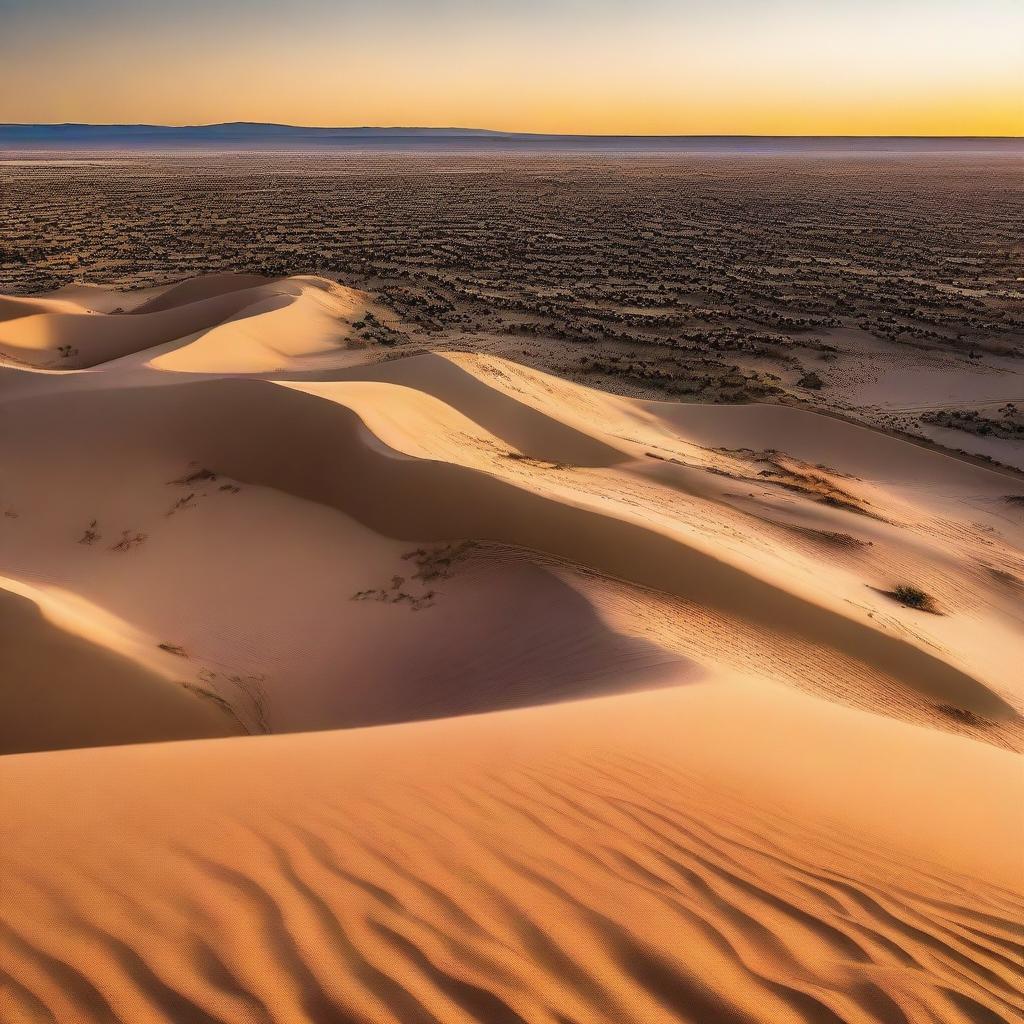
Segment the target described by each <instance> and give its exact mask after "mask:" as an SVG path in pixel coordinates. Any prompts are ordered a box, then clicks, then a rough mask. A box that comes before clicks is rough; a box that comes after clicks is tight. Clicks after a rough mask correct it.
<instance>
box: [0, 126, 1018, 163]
mask: <svg viewBox="0 0 1024 1024" xmlns="http://www.w3.org/2000/svg"><path fill="white" fill-rule="evenodd" d="M0 149H4V150H37V151H38V150H68V149H84V150H126V149H128V150H143V151H146V150H182V149H184V150H197V149H203V150H222V151H223V150H231V151H250V152H251V151H281V150H290V151H297V152H302V151H325V150H327V151H329V150H339V149H341V150H345V149H348V150H367V149H372V150H380V151H430V152H437V151H439V150H440V151H445V150H453V151H460V152H480V151H483V152H498V151H523V152H560V153H564V152H583V153H623V152H626V153H717V154H743V153H750V154H771V155H785V154H793V155H802V154H809V155H814V154H825V155H828V154H836V155H840V154H842V155H850V154H857V153H865V154H871V153H890V154H892V153H908V154H913V153H926V154H940V153H949V154H955V153H972V154H991V153H1021V154H1024V139H1021V138H1011V137H1002V138H982V137H976V138H968V137H938V136H936V137H912V136H878V137H870V136H760V135H542V134H529V133H522V132H497V131H488V130H487V129H480V128H401V127H399V128H372V127H365V128H303V127H298V126H295V125H283V124H258V123H251V122H245V121H237V122H231V123H228V124H208V125H185V126H180V127H178V126H168V125H148V124H123V125H99V124H0Z"/></svg>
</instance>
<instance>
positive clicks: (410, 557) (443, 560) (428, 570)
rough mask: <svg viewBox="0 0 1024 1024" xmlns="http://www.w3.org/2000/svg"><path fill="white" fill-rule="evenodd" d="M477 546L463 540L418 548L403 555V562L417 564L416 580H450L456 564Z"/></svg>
mask: <svg viewBox="0 0 1024 1024" xmlns="http://www.w3.org/2000/svg"><path fill="white" fill-rule="evenodd" d="M476 546H477V545H476V542H475V541H472V540H463V541H459V542H458V543H456V544H442V545H441V546H440V547H436V548H417V549H416V550H415V551H407V552H406V553H405V554H404V555H402V560H403V561H406V562H408V561H412V562H414V563H415V565H416V571H415V572H414V573H413V574H412V578H413V579H414V580H421V581H422V582H424V583H429V582H431V581H432V580H437V579H448V577H450V576H451V575H452V569H453V568H454V566H455V565H456V563H458V562H460V561H462V560H463V559H464V558H466V557H468V555H469V553H470V552H471V551H472V550H473V549H474V548H476Z"/></svg>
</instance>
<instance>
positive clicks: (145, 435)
mask: <svg viewBox="0 0 1024 1024" xmlns="http://www.w3.org/2000/svg"><path fill="white" fill-rule="evenodd" d="M399 399H400V396H399ZM31 405H32V408H31V409H25V408H23V407H22V406H20V405H19V404H17V403H16V404H11V405H9V406H8V407H7V410H6V415H4V419H3V424H4V427H5V435H6V436H7V437H8V438H9V439H10V442H11V443H13V444H14V445H17V444H18V442H17V440H16V438H17V436H18V434H19V432H22V431H27V432H32V434H33V437H34V440H33V441H29V440H28V438H27V436H26V438H25V440H24V442H23V443H24V445H26V446H31V445H39V446H41V447H43V448H45V449H46V450H48V451H49V452H50V453H51V454H50V458H51V459H58V460H67V462H69V463H74V465H75V466H76V467H77V470H78V471H79V472H81V471H82V469H83V467H84V466H86V465H88V462H89V460H90V459H95V460H96V461H97V462H98V463H99V462H102V461H103V460H104V459H105V457H106V456H105V454H104V453H106V452H109V451H112V450H114V449H117V450H118V452H119V454H120V457H122V458H124V457H126V456H127V455H128V453H133V460H134V461H136V462H137V464H139V465H142V464H144V463H145V462H146V461H147V460H151V459H154V458H157V457H159V458H160V459H161V460H162V461H168V460H171V461H173V462H176V463H177V464H179V465H182V466H188V465H193V464H194V465H200V466H204V467H207V466H209V467H215V468H216V470H217V471H218V472H220V473H223V474H225V475H226V476H228V477H230V478H232V479H236V480H239V481H242V482H245V483H249V484H257V485H261V486H265V487H271V488H273V489H275V490H277V491H283V492H285V493H286V494H289V495H292V496H294V497H297V498H301V499H304V500H306V501H312V502H317V503H319V504H325V505H329V506H331V507H334V508H337V509H339V510H340V511H342V512H344V513H345V514H346V515H348V516H351V517H352V518H354V519H355V520H357V521H358V522H360V523H362V524H364V525H365V526H367V527H369V528H370V529H371V530H373V531H374V532H376V533H379V534H383V535H385V536H388V537H393V538H398V539H402V540H407V541H410V542H412V541H418V540H425V541H432V542H438V541H458V540H462V539H465V538H471V539H474V540H485V541H493V542H497V543H500V544H506V545H512V546H515V547H517V548H523V549H530V550H533V551H537V552H542V553H544V554H547V555H550V556H554V557H555V558H558V559H561V560H564V561H566V562H569V563H573V564H576V565H579V566H585V567H588V568H590V569H593V570H597V571H599V572H602V573H607V574H609V575H611V576H615V577H618V578H620V579H624V580H627V581H629V582H632V583H635V584H639V585H641V586H644V587H650V588H651V589H653V590H658V591H662V592H665V593H668V594H675V595H678V596H680V597H683V598H686V599H688V600H690V601H692V602H695V603H697V604H700V605H704V606H707V607H710V608H721V609H727V610H728V611H729V612H731V613H732V614H735V615H737V616H739V617H740V618H742V619H745V620H748V621H750V622H752V623H755V624H757V625H760V626H763V627H766V628H768V629H770V630H774V631H777V632H779V633H781V634H784V635H787V636H788V635H797V636H802V637H804V638H806V639H809V640H814V641H815V642H819V643H823V644H825V645H826V646H828V647H832V648H834V649H836V650H838V651H840V652H843V653H845V654H847V655H850V656H852V657H854V658H856V659H858V660H860V661H863V662H865V663H867V664H868V665H871V666H872V667H875V668H877V669H879V670H881V671H883V672H885V673H886V674H889V675H892V676H895V677H896V678H897V679H899V680H901V681H902V682H903V683H904V685H907V686H909V687H911V688H914V689H917V690H919V691H920V692H922V693H924V694H927V695H928V696H929V697H930V698H932V699H934V700H935V701H940V702H948V703H952V704H953V705H954V706H956V707H960V708H963V709H964V710H965V711H969V712H970V713H971V714H975V715H979V716H982V717H984V718H986V719H988V720H991V721H993V722H997V723H998V722H1001V721H1007V720H1009V721H1014V720H1016V718H1017V715H1016V712H1015V711H1014V709H1013V708H1012V707H1011V706H1010V705H1009V704H1008V703H1007V702H1006V701H1005V700H1004V699H1003V698H1002V697H1000V696H999V695H998V694H996V693H994V692H992V691H991V690H990V689H989V688H988V687H986V686H985V685H984V684H982V683H980V682H979V681H977V680H976V679H973V678H972V677H971V676H970V675H969V674H968V673H966V672H963V671H961V670H959V669H957V668H956V667H954V666H953V665H950V664H947V663H946V662H944V661H942V660H940V659H938V658H936V657H935V656H934V655H933V654H931V653H929V652H928V651H927V650H922V649H920V648H919V647H917V646H914V645H913V644H911V643H908V642H907V641H906V640H904V639H901V638H897V637H894V636H890V635H886V634H884V633H881V632H879V631H878V630H876V629H873V628H871V627H870V626H869V625H865V624H863V623H861V622H857V621H854V620H852V619H850V618H847V617H845V616H844V615H842V614H838V613H836V612H834V611H832V610H830V609H827V608H824V607H821V606H819V605H816V604H814V603H812V602H810V601H807V600H804V599H802V598H800V597H798V596H796V595H794V594H792V593H790V592H788V591H787V590H785V589H783V588H781V587H779V586H776V585H772V584H771V583H768V582H765V581H763V580H761V579H759V578H758V577H757V576H754V575H752V574H749V573H744V572H743V571H741V570H739V569H737V568H735V567H734V566H732V565H730V564H728V563H727V562H724V561H722V560H720V559H717V558H715V557H713V556H711V555H708V554H707V553H705V552H704V551H702V550H700V549H698V548H695V547H691V546H688V545H686V544H684V543H680V542H679V540H678V539H676V538H673V537H669V536H665V535H664V534H663V533H661V532H657V531H655V530H652V529H647V528H644V527H643V526H642V525H640V524H638V523H636V522H632V521H628V520H624V519H621V518H618V517H616V516H614V515H608V514H603V513H601V512H597V511H594V510H591V509H586V508H581V507H578V506H575V505H570V504H566V503H563V502H561V501H556V500H552V499H551V498H549V497H546V496H544V495H541V494H537V493H534V492H531V491H528V490H525V489H523V488H521V487H518V486H515V485H514V484H512V483H510V482H508V481H506V480H501V479H498V478H496V477H495V476H493V475H490V474H485V473H481V472H478V471H477V470H475V469H473V468H469V467H466V466H460V465H454V464H450V463H441V462H435V461H428V460H423V459H411V458H407V457H404V456H402V455H400V454H399V453H397V452H395V451H394V450H392V449H389V448H387V447H386V446H383V445H382V444H381V442H380V441H379V439H376V438H374V437H373V436H372V435H371V434H370V433H369V432H368V430H367V429H366V427H365V426H364V424H363V423H362V421H361V420H360V419H359V417H358V415H357V414H356V413H354V412H353V411H352V410H350V409H349V408H347V407H345V406H343V405H339V404H337V403H334V402H330V403H329V402H324V401H322V400H320V399H318V398H317V397H315V396H311V395H308V394H305V393H301V392H297V391H295V390H293V389H286V388H281V387H279V386H277V385H275V384H272V383H267V382H262V381H251V380H246V381H232V380H218V381H212V382H210V381H207V382H201V383H196V384H184V385H166V386H161V387H158V388H136V389H126V390H124V391H120V392H117V393H113V394H112V393H109V392H103V391H100V392H90V393H87V394H75V395H67V396H52V397H48V398H45V399H39V400H36V401H35V402H33V403H31ZM58 410H59V415H58ZM101 410H102V412H101ZM63 417H70V419H71V420H72V421H73V422H75V423H78V424H81V425H82V426H81V427H80V428H79V429H78V430H77V432H76V433H77V436H76V437H68V438H67V439H66V440H65V439H64V438H62V437H60V436H59V435H60V434H62V432H63V428H62V427H61V426H59V424H61V423H62V422H66V421H65V420H63ZM47 433H49V435H50V436H49V437H48V438H47V437H46V436H45V435H46V434H47ZM40 435H43V436H42V437H41V436H40ZM58 448H62V449H64V450H63V452H61V453H60V454H58V453H57V449H58ZM534 450H535V451H536V450H537V449H534ZM99 471H101V470H100V468H99V466H97V472H99Z"/></svg>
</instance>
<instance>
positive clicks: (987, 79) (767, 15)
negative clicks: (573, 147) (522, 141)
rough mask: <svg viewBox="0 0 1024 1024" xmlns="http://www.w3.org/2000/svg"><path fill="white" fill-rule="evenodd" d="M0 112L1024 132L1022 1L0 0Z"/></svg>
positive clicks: (596, 127) (173, 118)
mask: <svg viewBox="0 0 1024 1024" xmlns="http://www.w3.org/2000/svg"><path fill="white" fill-rule="evenodd" d="M0 121H4V122H62V121H83V122H94V123H135V122H145V123H158V124H201V123H210V122H218V121H276V122H284V123H289V124H302V125H420V126H459V127H481V128H495V129H504V130H512V131H533V132H559V133H561V132H565V133H594V134H812V135H847V134H853V135H856V134H880V135H893V134H896V135H903V134H906V135H1022V134H1024V0H973V2H968V0H859V2H854V0H819V2H812V0H764V2H756V0H714V2H712V0H632V2H613V0H590V2H583V0H546V2H541V0H517V2H513V0H476V2H470V0H419V2H414V0H377V2H373V3H370V2H363V3H353V2H350V0H291V2H289V0H160V2H157V0H0Z"/></svg>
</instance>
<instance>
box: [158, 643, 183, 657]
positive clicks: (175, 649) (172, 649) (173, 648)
mask: <svg viewBox="0 0 1024 1024" xmlns="http://www.w3.org/2000/svg"><path fill="white" fill-rule="evenodd" d="M157 647H159V648H160V650H161V651H166V652H167V653H168V654H176V655H177V656H178V657H179V658H187V657H188V654H187V653H186V652H185V648H184V647H179V646H178V645H177V644H157Z"/></svg>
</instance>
